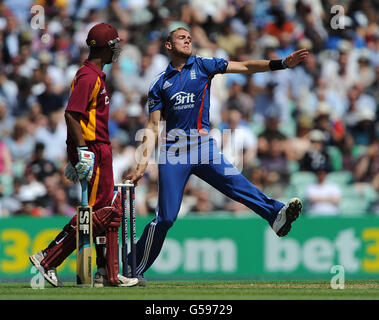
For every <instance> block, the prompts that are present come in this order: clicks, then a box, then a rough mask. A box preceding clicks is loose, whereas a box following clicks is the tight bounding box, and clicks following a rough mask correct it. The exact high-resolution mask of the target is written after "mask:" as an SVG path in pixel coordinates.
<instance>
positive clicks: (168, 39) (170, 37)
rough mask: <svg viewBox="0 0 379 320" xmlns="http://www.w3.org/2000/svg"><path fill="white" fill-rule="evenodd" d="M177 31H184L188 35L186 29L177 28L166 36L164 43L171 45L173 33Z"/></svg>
mask: <svg viewBox="0 0 379 320" xmlns="http://www.w3.org/2000/svg"><path fill="white" fill-rule="evenodd" d="M179 30H185V31H187V32H188V33H190V31H189V30H188V29H187V28H185V27H179V28H176V29H174V30H172V31H171V32H170V33H169V34H168V36H167V38H166V42H171V43H172V36H173V35H174V33H175V32H176V31H179Z"/></svg>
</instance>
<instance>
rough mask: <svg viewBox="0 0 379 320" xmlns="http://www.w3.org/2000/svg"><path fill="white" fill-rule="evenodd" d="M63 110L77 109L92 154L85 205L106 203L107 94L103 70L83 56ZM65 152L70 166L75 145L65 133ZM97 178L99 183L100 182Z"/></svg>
mask: <svg viewBox="0 0 379 320" xmlns="http://www.w3.org/2000/svg"><path fill="white" fill-rule="evenodd" d="M66 110H67V111H74V112H78V113H80V125H81V127H82V135H83V138H84V140H85V141H86V145H87V146H88V149H89V151H92V152H93V153H94V154H95V164H94V174H93V176H92V178H91V181H90V182H89V184H88V189H89V190H88V192H89V205H90V206H92V207H93V209H94V210H97V209H100V208H103V207H106V206H110V204H111V202H112V197H113V183H114V181H113V168H112V146H111V143H110V140H109V132H108V119H109V97H108V95H107V90H106V87H105V73H104V72H102V71H101V70H100V69H99V68H98V67H96V66H95V65H94V64H92V63H91V62H89V61H88V60H86V61H85V62H84V64H83V65H82V66H81V67H80V68H79V70H78V71H77V73H76V76H75V78H74V80H73V81H72V85H71V95H70V98H69V101H68V105H67V108H66ZM66 142H67V155H68V159H69V161H70V162H71V163H72V165H73V166H75V164H76V163H77V162H78V152H77V150H76V146H75V144H74V142H73V140H72V138H71V137H70V135H69V133H67V141H66ZM100 182H101V183H100Z"/></svg>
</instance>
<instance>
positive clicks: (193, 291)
mask: <svg viewBox="0 0 379 320" xmlns="http://www.w3.org/2000/svg"><path fill="white" fill-rule="evenodd" d="M108 299H109V300H379V280H366V281H352V280H351V281H346V282H345V288H344V289H332V288H331V287H330V283H329V281H270V282H268V281H164V282H163V281H150V282H148V284H147V286H146V287H132V288H114V287H106V288H79V287H77V286H76V285H75V283H73V282H66V283H65V284H64V287H63V288H53V287H51V286H50V285H49V284H48V283H46V286H45V288H44V289H32V288H31V287H30V284H29V283H27V282H0V300H108Z"/></svg>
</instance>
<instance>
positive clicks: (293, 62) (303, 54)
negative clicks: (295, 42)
mask: <svg viewBox="0 0 379 320" xmlns="http://www.w3.org/2000/svg"><path fill="white" fill-rule="evenodd" d="M308 53H309V52H308V50H307V49H300V50H297V51H295V52H292V53H291V54H290V55H289V56H287V58H285V59H284V63H285V64H286V66H287V67H288V68H293V67H296V66H297V65H298V64H299V63H301V62H303V61H304V60H305V59H306V58H307V57H308Z"/></svg>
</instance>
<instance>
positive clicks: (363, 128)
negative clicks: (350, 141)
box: [349, 108, 376, 146]
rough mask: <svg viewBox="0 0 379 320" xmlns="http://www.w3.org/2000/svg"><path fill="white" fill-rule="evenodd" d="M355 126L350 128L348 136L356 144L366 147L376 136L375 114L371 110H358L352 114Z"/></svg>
mask: <svg viewBox="0 0 379 320" xmlns="http://www.w3.org/2000/svg"><path fill="white" fill-rule="evenodd" d="M354 115H355V125H354V126H352V127H350V130H349V132H350V134H351V135H352V136H353V138H354V141H355V143H356V144H359V145H365V146H368V145H369V144H370V142H371V141H372V140H373V138H374V137H375V136H376V132H375V114H374V112H373V111H372V110H371V109H366V108H365V109H359V110H356V111H355V112H354Z"/></svg>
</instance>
